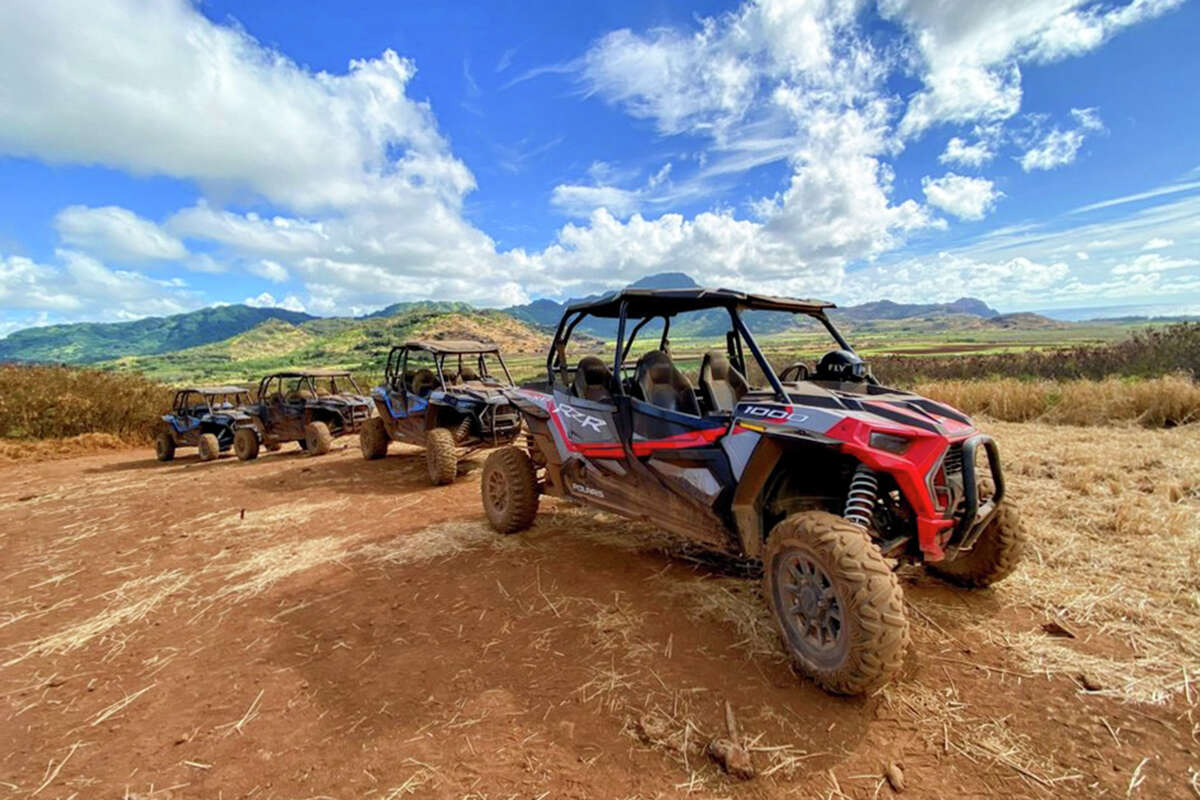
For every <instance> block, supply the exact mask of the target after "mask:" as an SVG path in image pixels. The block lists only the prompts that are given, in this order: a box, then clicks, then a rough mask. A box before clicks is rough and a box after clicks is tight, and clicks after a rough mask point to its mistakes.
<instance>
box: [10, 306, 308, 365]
mask: <svg viewBox="0 0 1200 800" xmlns="http://www.w3.org/2000/svg"><path fill="white" fill-rule="evenodd" d="M310 319H314V317H312V316H311V315H309V314H302V313H300V312H297V311H287V310H285V309H282V308H252V307H250V306H243V305H232V306H216V307H215V308H204V309H201V310H199V311H191V312H188V313H186V314H175V315H174V316H170V317H147V318H145V319H139V320H137V321H135V322H116V323H103V322H79V323H74V324H71V325H47V326H45V327H41V328H26V329H25V330H20V331H16V332H14V333H10V334H9V335H8V336H7V337H5V338H3V339H0V361H38V362H61V363H66V364H90V363H95V362H98V361H108V360H111V359H115V358H121V357H123V356H138V355H151V354H156V353H169V352H172V351H174V350H183V349H185V348H189V347H196V346H197V345H204V344H208V343H209V342H218V341H221V340H223V339H228V338H229V337H230V336H236V335H237V334H239V333H242V332H244V331H248V330H250V329H251V328H253V327H255V326H257V325H260V324H262V323H263V322H266V321H267V320H280V321H284V322H287V323H300V322H304V321H306V320H310Z"/></svg>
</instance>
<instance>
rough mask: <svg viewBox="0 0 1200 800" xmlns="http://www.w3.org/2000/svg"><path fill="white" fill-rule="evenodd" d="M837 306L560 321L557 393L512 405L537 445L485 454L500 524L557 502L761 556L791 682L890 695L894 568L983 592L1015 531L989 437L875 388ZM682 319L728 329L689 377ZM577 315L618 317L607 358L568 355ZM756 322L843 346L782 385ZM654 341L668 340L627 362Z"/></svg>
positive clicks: (663, 302)
mask: <svg viewBox="0 0 1200 800" xmlns="http://www.w3.org/2000/svg"><path fill="white" fill-rule="evenodd" d="M830 308H833V305H832V304H830V303H825V302H821V301H815V300H796V299H789V298H781V297H769V296H764V295H754V294H745V293H742V292H735V291H729V290H725V289H679V290H644V289H626V290H624V291H622V292H618V293H614V294H609V295H606V296H604V297H602V298H600V299H598V300H595V301H590V302H586V303H581V304H577V305H573V306H571V307H569V308H568V309H567V310H566V312H565V313H564V316H563V318H562V320H561V321H560V322H559V325H558V330H557V333H556V334H555V337H554V342H553V344H552V346H551V350H550V354H549V356H548V358H547V360H546V368H547V373H548V374H547V378H548V384H547V385H546V386H545V387H543V388H542V389H541V390H533V389H521V390H516V391H513V392H511V394H512V397H513V400H514V403H515V404H516V405H517V406H518V407H519V408H520V410H521V414H522V416H523V417H524V422H525V425H526V426H527V429H528V430H529V432H530V434H531V435H530V437H529V446H528V449H521V448H517V447H505V448H503V449H500V450H497V451H496V452H494V453H492V455H491V456H490V457H489V458H488V460H487V463H486V465H485V467H484V471H483V476H482V495H483V505H484V509H485V512H486V514H487V517H488V519H489V521H490V522H491V524H492V525H493V527H495V528H496V529H497V530H499V531H501V532H504V533H511V532H514V531H518V530H521V529H523V528H526V527H528V526H529V525H531V524H532V523H533V520H534V516H535V514H536V512H537V506H538V499H539V495H540V494H541V493H546V494H550V495H553V496H555V497H562V498H568V499H571V500H575V501H577V502H580V503H585V504H587V505H591V506H596V507H598V508H602V509H605V510H608V511H612V512H615V513H618V514H621V515H624V516H626V517H630V518H634V519H641V520H645V521H647V522H650V523H652V524H654V525H656V526H658V527H660V528H663V529H666V530H668V531H672V532H674V533H676V534H679V535H680V536H682V537H685V538H686V539H688V540H690V541H692V542H695V543H699V544H701V545H703V546H705V547H707V548H710V549H712V550H715V551H720V552H723V553H727V554H730V555H734V556H739V557H750V558H756V559H760V560H761V561H762V564H763V583H764V591H765V594H766V598H767V602H768V604H769V605H770V608H771V609H772V611H773V616H774V618H775V620H776V623H777V626H778V629H779V632H780V635H781V638H782V641H783V644H784V646H785V648H786V649H787V651H788V653H789V654H790V655H791V657H792V658H793V660H794V662H795V664H796V665H797V667H798V669H799V670H800V671H801V672H803V673H805V674H807V675H809V676H811V677H812V678H813V679H814V680H815V681H817V682H818V683H819V684H820V685H821V686H823V687H824V688H825V689H827V690H829V691H832V692H837V693H843V694H857V693H862V692H867V691H870V690H872V689H874V688H876V687H878V686H880V685H882V684H883V683H885V682H886V681H888V680H889V679H890V678H892V677H893V676H894V675H895V674H896V673H897V672H898V671H899V669H900V666H901V663H902V660H903V656H904V652H905V650H906V648H907V646H908V638H909V637H908V623H907V619H906V616H905V609H904V602H903V597H902V594H901V589H900V585H899V583H898V582H897V580H896V577H895V575H894V574H893V572H892V565H893V564H895V563H899V562H904V561H911V562H921V563H924V564H925V565H926V566H927V567H928V569H930V570H931V571H932V572H935V573H937V574H938V575H941V576H942V577H944V578H946V579H949V580H951V581H954V582H957V583H960V584H964V585H969V586H986V585H989V584H991V583H993V582H995V581H998V580H1000V579H1001V578H1003V577H1005V576H1006V575H1008V574H1009V573H1010V572H1011V571H1012V570H1013V568H1014V566H1015V565H1016V562H1017V560H1018V557H1019V554H1020V551H1021V545H1022V541H1023V533H1022V529H1021V525H1020V522H1019V520H1018V517H1017V512H1016V510H1015V509H1014V508H1013V507H1012V505H1011V504H1010V502H1009V501H1008V500H1007V499H1006V497H1005V489H1004V480H1003V477H1002V475H1001V470H1000V461H999V454H998V451H997V449H996V445H995V443H994V442H993V441H992V439H991V438H990V437H988V436H987V435H985V434H983V433H980V432H979V431H978V430H977V429H976V428H975V426H974V424H973V423H972V422H971V420H970V419H968V418H967V417H966V416H965V415H963V414H962V413H960V412H959V411H957V410H955V409H953V408H951V407H949V406H947V405H944V404H942V403H937V402H933V401H931V400H928V399H925V398H923V397H919V396H917V395H914V394H911V393H909V392H905V391H900V390H897V389H891V388H887V387H885V386H881V385H879V384H878V383H877V382H876V381H875V379H874V378H873V377H872V376H871V374H870V372H869V370H868V369H867V368H866V365H865V364H864V363H863V362H862V360H861V359H860V358H859V357H858V356H857V355H856V354H855V352H854V350H853V348H852V347H851V346H850V344H849V343H848V342H847V341H846V340H845V338H844V337H843V336H842V335H841V334H840V333H839V332H838V330H837V329H836V328H835V327H834V325H833V324H832V322H831V321H830V320H829V318H828V316H827V315H826V311H827V310H828V309H830ZM685 315H704V319H705V321H706V325H707V326H708V327H709V328H710V329H714V326H716V328H715V329H716V330H724V331H725V347H724V348H721V349H719V350H714V351H711V352H707V353H704V354H703V355H702V357H701V358H700V363H699V369H698V372H697V373H696V374H695V375H694V378H695V380H693V379H692V377H689V376H688V375H685V374H684V372H683V371H681V370H680V369H679V367H678V366H677V365H676V363H675V360H674V359H673V357H672V353H671V347H670V338H669V334H670V330H671V324H672V321H673V320H677V319H678V318H680V317H682V316H685ZM797 315H798V316H799V317H800V319H798V318H797ZM585 320H592V324H609V325H611V324H612V322H613V321H615V323H616V344H615V348H614V352H613V354H612V356H611V357H610V358H606V359H601V358H599V357H597V356H595V355H587V356H584V357H582V358H580V359H579V360H578V361H577V362H576V363H574V364H572V363H570V362H569V359H568V345H569V343H570V340H571V336H572V333H574V332H575V331H576V329H577V328H579V326H580V324H581V323H582V322H584V321H585ZM597 320H598V321H599V322H597ZM604 321H607V323H605V322H604ZM751 323H753V324H755V325H756V326H761V327H762V328H763V329H766V330H771V331H777V332H778V331H781V330H787V329H789V328H788V326H798V325H800V324H802V323H806V324H807V325H808V326H809V327H810V328H813V329H815V330H818V331H819V330H820V329H824V330H825V331H827V332H828V335H829V337H830V338H831V339H832V345H831V346H832V348H833V349H832V350H831V351H830V352H828V353H826V354H825V355H824V356H822V357H821V358H820V359H819V361H817V363H815V364H808V363H803V362H796V363H793V364H790V365H789V366H787V367H786V368H785V369H783V370H781V371H779V372H776V370H775V368H774V366H773V365H772V364H771V363H770V362H769V361H768V359H767V358H766V357H765V356H764V354H763V351H762V349H761V347H760V344H759V342H758V341H756V339H755V337H754V335H753V334H752V333H751V331H750V324H751ZM649 330H656V331H659V332H658V334H657V335H656V336H655V340H654V341H653V343H652V344H649V345H647V346H646V347H644V348H641V349H642V352H641V354H640V355H639V356H637V357H636V359H634V358H633V357H632V356H631V353H634V352H636V351H635V349H634V348H635V344H636V343H637V342H638V334H639V333H642V332H643V331H649ZM631 359H632V360H631Z"/></svg>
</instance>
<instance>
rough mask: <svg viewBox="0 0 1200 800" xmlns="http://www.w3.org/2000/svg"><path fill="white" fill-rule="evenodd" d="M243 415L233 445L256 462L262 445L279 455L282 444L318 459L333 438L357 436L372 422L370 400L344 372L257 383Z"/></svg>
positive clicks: (302, 373)
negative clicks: (246, 415) (253, 398)
mask: <svg viewBox="0 0 1200 800" xmlns="http://www.w3.org/2000/svg"><path fill="white" fill-rule="evenodd" d="M247 411H248V412H249V414H250V420H249V422H248V424H246V425H244V426H241V427H239V428H238V431H237V433H236V435H235V436H234V440H233V449H234V451H235V452H236V453H237V457H238V458H240V459H241V460H242V461H249V460H251V459H254V458H258V450H259V446H260V445H262V446H264V447H266V448H267V449H268V450H278V449H279V448H280V446H282V444H283V443H284V442H297V443H299V445H300V449H301V450H307V451H308V452H309V453H311V454H312V455H322V454H324V453H328V452H329V447H330V445H332V444H333V440H334V439H335V438H337V437H339V436H347V435H349V434H352V433H358V431H359V430H360V429H361V428H362V426H363V423H365V422H366V421H367V420H368V419H370V417H371V399H370V398H369V397H366V396H364V395H363V393H362V390H361V389H359V388H358V384H357V383H355V382H354V378H352V377H351V376H350V373H349V372H348V371H346V370H297V371H289V372H276V373H274V374H273V375H268V376H266V377H265V378H263V379H262V381H261V382H259V384H258V397H257V401H256V402H255V404H254V405H252V406H249V407H247Z"/></svg>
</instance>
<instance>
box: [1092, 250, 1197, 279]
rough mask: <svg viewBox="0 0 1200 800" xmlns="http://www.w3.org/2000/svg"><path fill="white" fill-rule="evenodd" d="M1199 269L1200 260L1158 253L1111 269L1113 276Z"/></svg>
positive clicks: (1148, 254)
mask: <svg viewBox="0 0 1200 800" xmlns="http://www.w3.org/2000/svg"><path fill="white" fill-rule="evenodd" d="M1191 267H1200V260H1197V259H1194V258H1170V257H1167V256H1163V255H1161V254H1159V253H1146V254H1145V255H1140V256H1138V257H1137V258H1135V259H1133V260H1132V261H1127V262H1124V263H1121V264H1118V265H1117V266H1115V267H1113V270H1112V274H1113V275H1144V274H1146V273H1149V272H1166V271H1167V270H1172V269H1188V268H1191Z"/></svg>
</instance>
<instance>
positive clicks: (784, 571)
mask: <svg viewBox="0 0 1200 800" xmlns="http://www.w3.org/2000/svg"><path fill="white" fill-rule="evenodd" d="M763 590H764V593H765V594H766V596H767V602H768V604H769V605H770V607H771V611H772V612H773V616H774V618H775V624H776V627H777V628H778V630H779V634H780V637H781V639H782V640H783V644H784V647H785V648H786V649H787V651H788V654H789V655H790V656H791V658H792V661H793V663H794V664H795V666H796V668H797V670H798V671H800V672H802V673H804V674H805V675H807V676H808V677H810V678H812V679H813V680H814V681H816V682H817V683H818V684H819V685H820V686H821V687H822V688H823V689H825V690H826V691H829V692H833V693H835V694H863V693H865V692H869V691H872V690H874V689H877V688H878V687H880V686H882V685H883V684H885V683H887V682H888V681H889V680H891V678H893V677H894V676H895V675H896V674H897V673H899V671H900V668H901V666H902V665H903V662H904V651H905V650H906V649H907V648H908V620H907V618H906V617H905V614H904V595H903V593H902V592H901V590H900V584H899V582H898V581H897V580H896V576H895V575H894V574H893V573H892V570H891V569H890V568H889V567H888V565H887V562H885V561H884V559H883V556H882V555H881V554H880V552H879V549H878V548H877V547H875V545H874V544H872V542H871V540H870V538H869V537H868V536H867V534H866V533H865V532H864V531H863V530H862V529H861V528H859V527H858V526H857V525H854V524H852V523H850V522H847V521H846V520H844V519H843V518H841V517H838V516H835V515H833V514H828V513H825V512H823V511H806V512H802V513H799V514H793V515H792V516H790V517H788V518H787V519H785V520H783V521H782V522H780V523H779V524H778V525H776V526H775V528H774V529H773V530H772V531H771V534H770V536H769V537H768V538H767V546H766V551H765V553H764V555H763Z"/></svg>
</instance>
